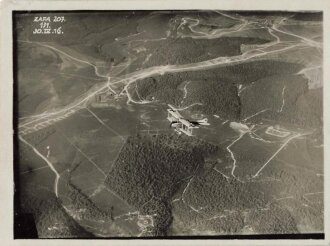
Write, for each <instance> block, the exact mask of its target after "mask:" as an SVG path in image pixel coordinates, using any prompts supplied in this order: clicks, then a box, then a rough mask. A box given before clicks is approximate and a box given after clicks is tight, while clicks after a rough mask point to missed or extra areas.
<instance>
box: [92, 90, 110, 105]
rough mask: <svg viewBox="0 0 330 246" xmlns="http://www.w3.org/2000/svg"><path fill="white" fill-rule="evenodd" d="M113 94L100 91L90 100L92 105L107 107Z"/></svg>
mask: <svg viewBox="0 0 330 246" xmlns="http://www.w3.org/2000/svg"><path fill="white" fill-rule="evenodd" d="M112 96H113V94H112V93H111V92H108V91H106V92H100V93H98V94H96V95H95V96H94V98H93V101H92V106H93V107H96V108H103V107H108V106H109V104H110V101H111V99H112V98H113V97H112Z"/></svg>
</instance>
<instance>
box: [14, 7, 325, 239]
mask: <svg viewBox="0 0 330 246" xmlns="http://www.w3.org/2000/svg"><path fill="white" fill-rule="evenodd" d="M55 16H57V17H63V19H61V18H60V19H58V20H59V21H54V18H55ZM36 17H40V18H39V19H38V18H37V19H35V18H36ZM48 19H49V20H48ZM61 20H65V21H61ZM15 21H16V30H15V31H16V48H17V50H16V56H17V57H16V61H17V81H16V83H17V93H18V98H17V103H18V117H19V122H18V123H19V124H18V139H19V145H18V150H17V151H18V153H19V155H20V156H19V160H18V163H17V165H16V167H17V170H18V172H17V175H18V177H17V179H18V180H19V186H18V187H17V190H18V197H19V205H18V207H19V212H20V213H24V214H32V215H33V218H34V221H35V224H36V228H37V232H38V236H39V237H41V238H52V237H55V238H63V237H94V236H96V237H138V236H142V237H154V236H178V235H185V236H187V235H188V236H194V235H211V236H212V235H230V234H234V235H241V234H288V233H289V234H291V233H293V234H295V233H314V232H323V217H324V215H323V123H322V121H323V119H322V113H323V109H322V88H323V82H322V52H323V48H322V47H323V45H322V14H321V13H294V12H228V11H227V12H226V11H156V12H149V11H143V12H139V11H127V12H121V11H118V12H101V13H97V12H89V13H56V14H55V13H53V14H47V13H39V14H33V13H31V14H21V13H20V14H16V15H15ZM41 23H44V24H41ZM45 23H50V24H49V25H52V26H53V27H54V26H55V27H56V28H53V29H51V33H48V31H45V29H48V27H47V24H45ZM40 24H41V26H42V28H41V29H42V30H41V31H37V30H36V29H39V28H40ZM58 27H61V30H60V31H58ZM53 30H55V31H53ZM38 32H43V33H38ZM33 33H35V34H33ZM169 110H172V111H173V112H175V113H177V114H176V115H178V117H177V118H176V120H173V119H172V118H171V120H169V119H168V117H169V116H168V114H169ZM183 120H185V121H188V124H189V123H191V124H192V125H193V126H194V127H192V128H191V129H190V130H191V132H192V136H190V135H188V134H186V133H185V132H184V131H183V130H182V129H183V126H182V124H183V123H182V122H185V121H183ZM188 128H189V127H188Z"/></svg>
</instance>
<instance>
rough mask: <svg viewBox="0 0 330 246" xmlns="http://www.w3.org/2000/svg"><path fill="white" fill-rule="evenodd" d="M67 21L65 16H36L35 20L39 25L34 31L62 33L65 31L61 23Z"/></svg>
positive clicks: (35, 32) (37, 32) (34, 32)
mask: <svg viewBox="0 0 330 246" xmlns="http://www.w3.org/2000/svg"><path fill="white" fill-rule="evenodd" d="M65 21H66V20H65V17H64V16H52V17H50V16H35V17H34V19H33V22H34V23H35V24H37V27H35V28H34V29H33V31H32V33H33V34H48V35H49V34H54V35H62V34H64V32H63V28H62V25H61V24H62V23H64V22H65Z"/></svg>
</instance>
